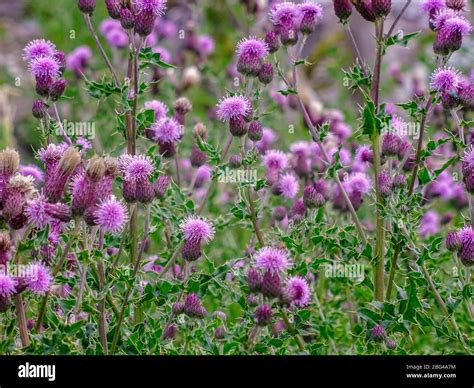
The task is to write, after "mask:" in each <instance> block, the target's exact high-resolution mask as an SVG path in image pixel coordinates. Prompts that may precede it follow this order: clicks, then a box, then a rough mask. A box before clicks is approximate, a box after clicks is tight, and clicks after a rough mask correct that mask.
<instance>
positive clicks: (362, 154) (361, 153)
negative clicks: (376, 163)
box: [355, 145, 374, 163]
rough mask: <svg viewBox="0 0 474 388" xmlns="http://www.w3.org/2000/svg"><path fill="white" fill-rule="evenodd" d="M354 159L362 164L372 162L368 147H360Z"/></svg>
mask: <svg viewBox="0 0 474 388" xmlns="http://www.w3.org/2000/svg"><path fill="white" fill-rule="evenodd" d="M355 159H356V160H357V161H359V162H362V163H367V162H370V163H372V161H373V160H374V156H373V153H372V149H371V148H370V146H368V145H361V146H360V147H359V148H357V151H356V156H355Z"/></svg>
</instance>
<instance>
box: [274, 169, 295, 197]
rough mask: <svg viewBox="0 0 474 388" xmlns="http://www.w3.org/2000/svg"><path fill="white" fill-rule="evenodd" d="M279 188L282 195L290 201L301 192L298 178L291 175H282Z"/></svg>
mask: <svg viewBox="0 0 474 388" xmlns="http://www.w3.org/2000/svg"><path fill="white" fill-rule="evenodd" d="M278 186H279V189H280V191H281V193H282V195H283V196H284V197H286V198H289V199H292V198H295V197H296V195H297V194H298V191H299V182H298V178H296V177H295V176H294V175H293V174H291V173H287V174H284V175H282V176H281V177H280V181H279V183H278Z"/></svg>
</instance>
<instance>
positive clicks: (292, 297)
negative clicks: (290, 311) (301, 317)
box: [283, 276, 311, 307]
mask: <svg viewBox="0 0 474 388" xmlns="http://www.w3.org/2000/svg"><path fill="white" fill-rule="evenodd" d="M310 294H311V290H310V288H309V285H308V282H307V281H306V279H304V278H302V277H301V276H292V277H290V278H289V279H288V280H287V281H286V285H285V287H284V289H283V296H284V299H285V300H286V301H287V302H288V303H290V305H294V306H296V307H305V306H306V305H307V304H308V303H309V301H310V299H311V295H310Z"/></svg>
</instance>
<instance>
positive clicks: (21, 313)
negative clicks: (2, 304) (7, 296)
mask: <svg viewBox="0 0 474 388" xmlns="http://www.w3.org/2000/svg"><path fill="white" fill-rule="evenodd" d="M13 299H14V301H15V309H16V315H17V319H18V329H19V331H20V339H21V345H22V346H23V347H24V348H26V347H27V346H29V345H30V338H29V336H28V327H27V326H26V314H25V306H24V304H23V298H22V296H21V294H16V295H15V296H14V297H13Z"/></svg>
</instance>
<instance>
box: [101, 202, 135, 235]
mask: <svg viewBox="0 0 474 388" xmlns="http://www.w3.org/2000/svg"><path fill="white" fill-rule="evenodd" d="M94 216H95V222H96V223H97V225H98V226H99V227H100V228H102V229H103V230H104V231H105V232H109V233H114V234H116V233H120V232H121V231H122V230H123V228H124V226H125V224H126V222H127V220H128V212H127V208H126V207H125V205H124V203H123V202H122V201H118V200H117V199H116V198H115V197H114V196H113V195H112V196H111V197H110V198H109V199H106V200H104V201H102V202H101V203H100V204H99V205H98V206H97V210H96V211H95V212H94Z"/></svg>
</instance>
